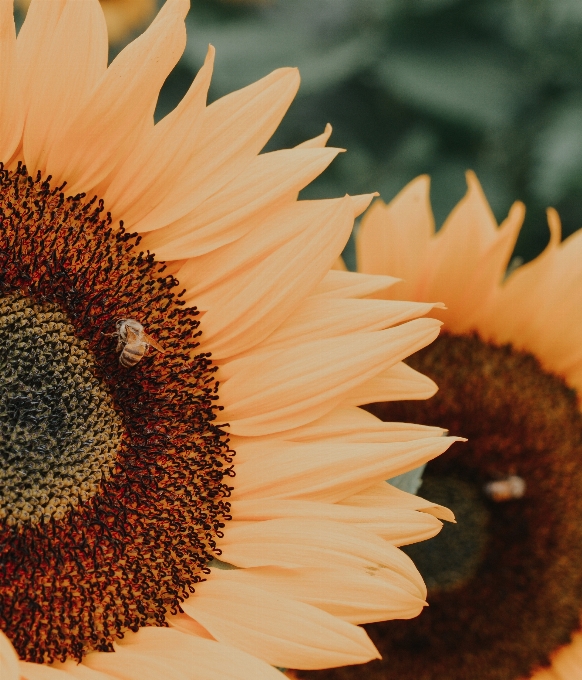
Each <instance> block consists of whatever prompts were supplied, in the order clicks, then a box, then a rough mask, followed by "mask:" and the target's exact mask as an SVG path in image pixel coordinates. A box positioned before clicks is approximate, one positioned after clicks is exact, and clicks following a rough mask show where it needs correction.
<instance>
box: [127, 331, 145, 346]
mask: <svg viewBox="0 0 582 680" xmlns="http://www.w3.org/2000/svg"><path fill="white" fill-rule="evenodd" d="M143 335H145V333H144V334H143ZM139 341H140V337H139V333H138V332H137V331H135V330H134V329H133V328H132V327H131V326H126V327H125V343H126V344H127V345H133V344H134V343H136V342H139Z"/></svg>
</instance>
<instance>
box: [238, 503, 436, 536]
mask: <svg viewBox="0 0 582 680" xmlns="http://www.w3.org/2000/svg"><path fill="white" fill-rule="evenodd" d="M232 516H233V520H232V521H233V522H249V521H253V522H262V521H265V520H268V519H278V518H284V517H304V518H305V519H330V520H333V521H335V522H347V523H348V524H358V525H359V526H362V527H363V528H364V529H366V531H369V532H371V533H373V534H376V535H377V536H381V537H382V538H384V539H386V540H387V541H389V542H390V543H392V544H393V545H396V546H401V545H409V544H410V543H417V542H418V541H425V540H427V539H428V538H432V537H433V536H436V534H438V532H439V531H440V530H441V528H442V523H441V522H440V521H439V520H438V519H437V518H436V517H434V516H433V515H429V514H427V513H424V512H417V511H415V510H404V509H402V508H386V507H384V506H381V505H376V506H371V507H358V506H348V505H342V504H339V503H317V502H313V501H298V500H292V501H290V500H273V499H270V498H261V499H259V500H242V501H237V500H234V501H232ZM229 526H230V525H229ZM233 526H237V525H236V524H234V525H233Z"/></svg>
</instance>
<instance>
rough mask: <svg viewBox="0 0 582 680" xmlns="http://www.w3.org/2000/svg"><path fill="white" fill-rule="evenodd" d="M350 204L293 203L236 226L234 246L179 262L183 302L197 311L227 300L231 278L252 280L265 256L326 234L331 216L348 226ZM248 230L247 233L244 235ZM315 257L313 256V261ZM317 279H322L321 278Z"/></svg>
mask: <svg viewBox="0 0 582 680" xmlns="http://www.w3.org/2000/svg"><path fill="white" fill-rule="evenodd" d="M349 200H352V201H353V197H350V199H348V198H343V199H331V200H321V201H299V202H292V203H290V204H287V205H284V206H281V207H280V208H279V209H277V210H273V211H269V212H268V214H267V215H266V216H264V217H263V218H261V219H257V220H251V221H250V222H249V225H248V226H245V225H246V222H245V223H243V224H242V225H241V224H239V225H238V226H237V229H239V228H240V229H242V232H241V234H239V235H238V236H237V239H238V240H236V241H235V242H234V243H230V244H228V245H225V246H223V247H221V248H218V249H217V250H214V251H213V252H210V253H207V254H206V255H202V256H200V257H194V258H190V259H187V260H185V261H182V264H181V266H180V267H178V268H177V269H176V275H177V276H178V278H179V281H180V283H181V285H183V286H184V287H185V289H186V295H185V300H186V301H187V302H189V303H190V304H194V305H196V306H197V307H198V308H199V309H208V308H209V306H210V305H212V304H213V303H214V301H215V299H217V298H218V299H220V295H221V294H222V296H226V298H227V299H228V297H229V296H230V294H231V291H232V290H233V289H235V287H234V286H233V284H232V281H233V278H234V277H237V276H238V277H243V278H244V277H248V276H249V273H250V275H251V276H254V271H255V269H256V267H259V266H261V263H262V262H263V260H264V259H265V258H266V257H267V256H273V255H275V254H276V253H277V251H278V250H280V249H282V248H284V247H285V246H286V245H287V244H289V243H290V242H292V241H293V240H294V239H297V238H300V237H301V234H306V233H310V232H313V231H315V232H318V231H324V232H326V231H329V229H330V228H331V227H330V225H331V226H333V219H334V216H336V217H337V215H338V214H342V213H343V214H342V220H347V221H348V222H349V224H351V221H352V220H351V219H350V218H349V216H348V211H349V205H348V201H349ZM247 228H248V229H249V232H248V233H246V234H245V235H243V234H244V232H245V230H246V229H247ZM241 236H242V238H241ZM336 236H337V235H336V234H334V233H332V235H331V236H330V235H328V238H331V240H332V241H335V239H336ZM310 250H315V248H310ZM316 255H317V253H312V257H315V256H316ZM170 264H171V263H170ZM320 277H323V278H325V277H324V276H323V274H321V275H320Z"/></svg>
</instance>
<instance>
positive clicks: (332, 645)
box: [182, 579, 378, 669]
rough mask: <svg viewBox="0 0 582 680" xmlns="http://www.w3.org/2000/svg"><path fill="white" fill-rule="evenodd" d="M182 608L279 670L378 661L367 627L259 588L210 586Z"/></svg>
mask: <svg viewBox="0 0 582 680" xmlns="http://www.w3.org/2000/svg"><path fill="white" fill-rule="evenodd" d="M182 608H183V609H184V611H185V612H186V613H187V614H189V615H190V616H191V617H192V618H194V619H195V620H196V621H199V622H200V623H201V624H202V625H203V626H204V627H205V628H206V629H207V630H209V631H210V632H211V633H212V635H213V636H214V637H215V638H216V639H217V640H219V641H220V642H224V643H227V644H231V645H233V646H235V647H237V648H238V649H242V650H243V651H246V652H249V653H252V654H255V655H257V656H258V657H259V658H262V659H264V660H265V661H266V662H267V663H270V664H272V665H273V666H282V667H293V668H305V669H316V668H330V667H335V666H345V665H347V664H354V663H364V662H366V661H369V660H370V659H374V658H378V652H377V651H376V648H375V647H374V645H373V643H372V642H371V640H370V639H369V638H368V636H367V634H366V633H365V631H364V630H363V629H362V628H358V627H356V626H354V625H352V624H350V623H347V622H345V621H342V620H341V619H339V618H338V617H336V616H332V615H331V614H328V613H327V612H324V611H322V610H321V609H318V608H317V607H312V606H311V605H308V604H305V603H303V602H300V601H298V600H296V599H290V598H287V597H284V596H282V595H279V594H275V593H273V592H272V591H269V590H264V589H262V588H260V587H256V586H255V585H249V584H247V583H243V582H237V583H233V582H231V581H228V580H220V579H215V580H211V581H206V582H205V583H201V584H200V585H199V587H198V588H197V589H196V596H195V597H193V598H191V599H188V600H186V601H185V602H184V603H183V604H182Z"/></svg>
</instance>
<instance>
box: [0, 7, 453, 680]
mask: <svg viewBox="0 0 582 680" xmlns="http://www.w3.org/2000/svg"><path fill="white" fill-rule="evenodd" d="M188 7H189V3H188V2H187V1H186V0H167V2H166V3H165V4H164V6H163V8H162V9H161V11H160V13H159V14H158V15H157V17H156V19H155V20H154V21H153V23H152V24H151V26H150V27H149V28H148V30H147V31H146V32H145V33H144V34H143V35H142V36H140V37H139V38H138V39H137V40H136V41H134V42H133V43H131V44H130V45H129V46H128V47H127V48H125V49H124V50H123V51H122V52H121V53H120V54H119V55H118V56H117V57H116V59H115V60H114V61H113V62H112V63H111V64H110V65H109V67H107V32H106V26H105V20H104V16H103V11H102V9H101V7H100V4H99V2H98V1H97V0H68V1H67V0H63V1H61V2H57V1H55V2H46V1H45V0H33V2H32V4H31V6H30V9H29V12H28V14H27V17H26V21H25V23H24V25H23V27H22V29H21V31H20V33H19V35H18V40H16V37H15V29H14V21H13V16H12V3H9V2H2V3H0V35H1V40H2V43H1V44H2V50H3V52H2V54H3V58H2V61H1V63H0V68H1V69H2V71H1V73H2V80H1V83H2V88H3V106H2V108H1V110H0V159H2V163H1V165H0V224H1V228H0V271H1V275H0V361H1V366H2V369H1V371H0V432H1V437H2V438H1V442H2V444H1V447H0V451H1V452H2V453H1V455H2V463H3V465H2V472H1V474H2V484H1V485H0V535H1V537H0V552H1V557H0V629H1V630H2V631H3V633H0V660H1V669H2V680H15V679H16V678H18V677H19V676H20V677H23V678H26V679H27V680H37V678H38V679H39V680H40V679H43V680H51V679H54V680H59V679H62V680H65V678H69V679H70V677H71V676H74V677H78V678H80V677H82V678H94V679H95V680H97V679H98V678H101V679H105V678H108V677H112V678H124V679H127V678H140V680H141V679H142V678H143V677H154V676H155V677H156V678H158V677H179V678H182V677H188V678H196V679H197V678H200V679H210V678H212V680H217V679H219V678H225V679H226V678H228V679H229V680H237V679H241V680H242V679H245V678H249V679H250V678H253V680H254V679H256V678H265V679H267V678H277V677H281V675H280V672H279V671H278V670H276V668H274V667H286V666H294V667H298V668H307V669H310V668H324V667H328V666H333V665H341V664H346V663H362V662H365V661H367V660H369V659H371V658H374V657H376V656H377V651H376V649H375V647H374V645H373V643H372V642H371V641H370V639H369V638H368V637H367V635H366V633H365V631H364V630H363V629H362V628H360V627H359V626H358V625H356V624H359V623H363V622H369V621H378V620H383V619H387V618H398V617H401V618H407V617H412V616H416V615H417V614H418V613H419V612H420V611H421V609H422V608H423V606H424V605H425V601H424V598H425V594H426V589H425V586H424V583H423V581H422V578H421V577H420V575H419V573H418V571H417V570H416V568H415V567H414V564H413V562H412V561H411V559H410V558H409V557H408V556H407V555H406V554H404V552H402V551H401V550H399V547H398V546H402V545H406V544H409V543H413V542H415V541H419V540H423V539H426V538H429V537H431V536H433V535H435V534H436V533H438V531H439V530H440V528H441V526H442V525H441V522H440V521H439V519H438V517H441V518H448V519H451V513H450V511H447V510H446V509H445V508H443V507H440V506H439V505H437V504H435V503H432V502H429V501H424V500H422V499H420V498H416V497H414V496H411V495H409V494H406V493H403V492H401V491H399V490H398V489H396V488H394V487H392V486H390V485H388V484H386V483H385V482H383V481H382V480H384V479H387V478H390V477H392V476H395V475H399V474H401V473H403V472H405V471H406V470H409V469H411V468H414V467H416V466H418V465H420V464H423V463H425V462H426V461H427V460H430V459H432V458H434V457H435V456H437V455H439V454H440V453H442V452H444V451H445V450H446V449H447V448H448V447H449V446H450V444H451V443H452V442H453V441H454V438H447V437H443V436H442V435H443V431H442V430H441V429H440V428H438V427H432V426H421V425H408V424H405V423H384V422H382V421H380V420H379V419H377V418H375V417H374V416H372V415H371V414H369V413H366V412H365V411H363V410H361V409H359V408H358V405H359V404H362V403H367V402H370V401H373V400H380V399H381V400H386V399H399V398H402V397H404V396H406V397H408V398H410V397H415V398H418V399H423V398H425V397H427V396H429V395H430V394H432V393H433V392H434V391H435V385H434V383H433V382H432V381H431V380H430V379H428V378H426V377H424V376H422V375H421V374H419V373H418V372H416V371H414V370H412V369H410V368H408V367H406V366H405V365H404V364H403V363H402V359H404V358H405V357H407V356H409V355H410V354H411V353H412V352H414V351H416V350H418V349H420V348H422V347H424V346H426V345H427V344H428V343H430V342H431V341H432V340H433V339H434V338H435V337H436V336H437V334H438V331H439V327H440V322H439V321H438V320H435V319H429V318H420V317H423V316H424V315H425V314H426V313H427V312H429V311H430V310H431V309H433V307H434V305H433V304H432V303H416V302H404V303H401V302H394V301H385V300H374V299H369V298H370V296H372V295H373V294H374V293H377V292H378V291H381V290H383V289H385V288H386V287H387V286H389V285H391V284H393V283H394V280H393V279H392V278H390V277H382V276H380V277H377V276H368V275H363V274H350V273H347V272H342V271H335V270H332V269H331V267H332V265H333V263H334V261H335V260H336V258H337V257H338V255H339V253H340V252H341V250H342V248H343V247H344V245H345V242H346V240H347V238H348V236H349V234H350V231H351V228H352V224H353V220H354V217H355V216H356V215H357V214H359V213H361V212H362V211H363V210H364V209H365V208H366V207H367V205H368V203H369V201H370V199H371V197H370V196H356V197H350V196H345V197H344V198H341V199H330V200H314V201H298V200H297V194H298V192H299V191H300V190H301V189H302V188H303V187H304V186H305V185H306V184H308V183H309V182H310V181H311V180H312V179H313V178H314V177H315V176H317V175H318V174H319V173H320V172H321V171H322V170H323V169H324V168H325V167H326V166H327V165H328V164H329V163H330V162H331V160H332V159H333V158H334V156H335V155H336V154H337V152H338V149H329V148H326V147H325V144H326V141H327V138H328V137H329V134H330V129H329V128H328V129H327V130H326V131H325V133H324V134H322V135H321V136H319V137H317V138H315V139H313V140H310V141H308V142H305V143H304V144H302V145H300V146H298V147H296V148H294V149H285V150H281V151H274V152H271V153H264V154H261V155H259V152H260V151H261V149H262V148H263V146H264V145H265V143H266V142H267V140H268V139H269V137H270V136H271V134H272V133H273V131H274V130H275V128H276V127H277V125H278V123H279V122H280V120H281V118H282V116H283V115H284V113H285V111H286V109H287V108H288V106H289V104H290V103H291V100H292V99H293V97H294V95H295V92H296V90H297V87H298V84H299V79H298V74H297V72H296V71H295V70H294V69H282V70H278V71H275V72H274V73H272V74H271V75H268V76H267V77H265V78H264V79H263V80H261V81H259V82H257V83H255V84H253V85H250V86H249V87H247V88H245V89H243V90H240V91H238V92H235V93H233V94H230V95H228V96H227V97H224V98H223V99H220V100H218V101H216V102H214V103H213V104H212V105H210V106H207V105H206V93H207V89H208V86H209V82H210V76H211V71H212V63H213V50H212V48H210V49H209V52H208V57H207V59H206V61H205V63H204V65H203V67H202V68H201V70H200V72H199V73H198V75H197V77H196V78H195V80H194V82H193V83H192V86H191V88H190V90H189V91H188V93H187V94H186V96H185V98H184V100H183V101H182V102H181V103H180V104H179V106H178V107H177V108H176V109H175V110H174V111H173V112H172V113H170V114H169V115H168V116H167V117H166V118H164V119H163V120H162V121H161V122H159V123H158V124H156V125H155V126H154V124H153V120H152V117H153V110H154V107H155V103H156V98H157V95H158V91H159V88H160V86H161V85H162V83H163V81H164V79H165V78H166V76H167V75H168V73H169V71H170V70H171V69H172V68H173V66H174V65H175V64H176V62H177V60H178V58H179V57H180V54H181V52H182V50H183V48H184V45H185V41H186V35H185V28H184V17H185V15H186V13H187V11H188ZM154 252H155V253H156V256H155V257H154V255H153V253H154ZM235 454H236V455H235Z"/></svg>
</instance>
